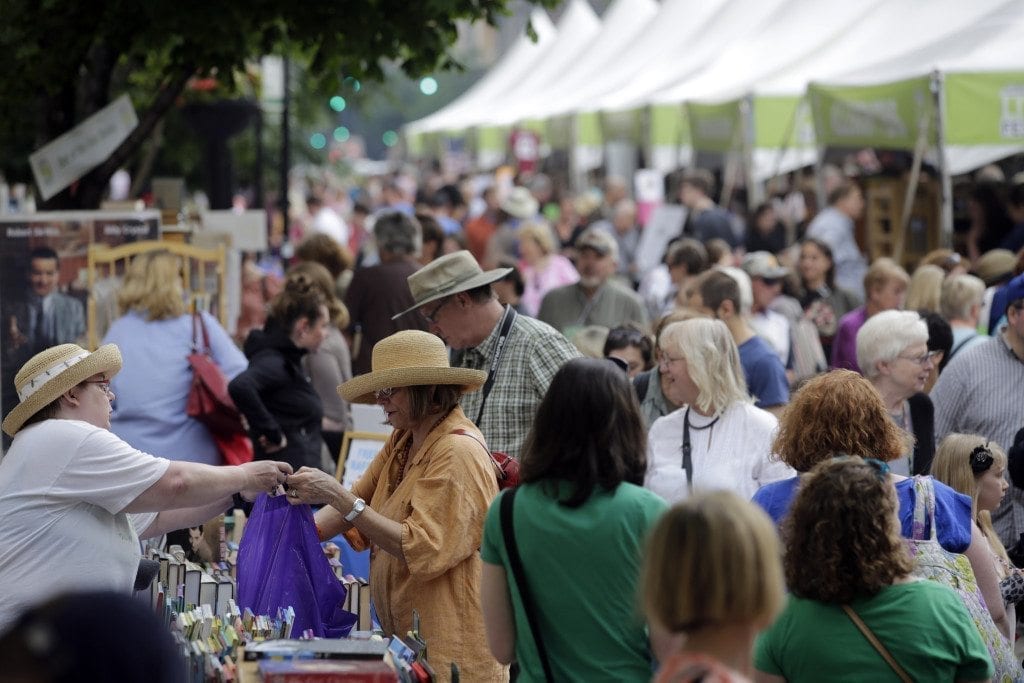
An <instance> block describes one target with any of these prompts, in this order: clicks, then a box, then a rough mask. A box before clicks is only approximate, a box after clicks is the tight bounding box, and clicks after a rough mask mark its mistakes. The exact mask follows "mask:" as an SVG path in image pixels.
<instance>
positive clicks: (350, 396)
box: [338, 330, 487, 403]
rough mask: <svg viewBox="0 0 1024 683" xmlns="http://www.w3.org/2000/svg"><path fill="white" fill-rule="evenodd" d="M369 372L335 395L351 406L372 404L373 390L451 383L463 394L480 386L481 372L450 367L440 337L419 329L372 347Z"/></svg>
mask: <svg viewBox="0 0 1024 683" xmlns="http://www.w3.org/2000/svg"><path fill="white" fill-rule="evenodd" d="M372 368H373V369H372V370H371V371H370V372H368V373H366V374H365V375H359V376H358V377H353V378H352V379H350V380H349V381H347V382H345V383H344V384H342V385H341V386H339V387H338V393H339V394H341V396H342V398H344V399H345V400H346V401H351V402H353V403H375V402H376V398H375V397H374V395H373V394H374V392H375V391H380V390H381V389H388V388H390V389H393V388H395V387H415V386H432V385H435V384H454V385H457V386H460V387H462V391H463V393H465V392H467V391H475V390H477V389H479V388H480V387H481V386H483V383H484V381H485V380H486V379H487V373H486V372H484V371H483V370H470V369H468V368H453V367H451V366H450V365H449V364H448V351H447V350H446V349H445V347H444V342H443V341H441V338H440V337H438V336H436V335H433V334H430V333H429V332H423V331H421V330H404V331H402V332H396V333H395V334H393V335H391V336H390V337H385V338H384V339H381V340H380V341H379V342H377V343H376V344H374V345H373V360H372Z"/></svg>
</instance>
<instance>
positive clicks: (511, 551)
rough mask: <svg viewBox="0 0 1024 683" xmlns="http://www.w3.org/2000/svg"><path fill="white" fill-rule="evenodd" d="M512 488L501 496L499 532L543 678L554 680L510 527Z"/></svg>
mask: <svg viewBox="0 0 1024 683" xmlns="http://www.w3.org/2000/svg"><path fill="white" fill-rule="evenodd" d="M518 490H519V489H512V490H510V491H505V493H503V494H502V496H501V510H500V512H501V534H502V536H504V538H505V552H506V553H508V563H509V565H510V566H511V568H512V578H513V579H514V580H515V583H516V586H517V587H518V588H519V596H520V597H521V598H522V600H523V611H524V612H526V622H527V623H528V624H529V626H530V635H531V636H533V644H534V645H535V646H536V647H537V654H538V655H539V656H540V663H541V666H543V667H544V680H546V681H554V680H555V678H554V676H552V675H551V663H550V662H548V651H547V648H545V647H544V641H543V639H541V638H538V637H537V636H538V634H539V633H540V628H539V625H538V624H537V614H536V612H535V611H534V605H533V595H532V594H531V593H530V587H529V585H528V584H527V583H526V574H525V573H524V572H523V561H522V560H521V559H520V557H519V549H518V548H517V547H516V532H515V529H513V528H512V504H513V502H514V500H515V495H516V491H518Z"/></svg>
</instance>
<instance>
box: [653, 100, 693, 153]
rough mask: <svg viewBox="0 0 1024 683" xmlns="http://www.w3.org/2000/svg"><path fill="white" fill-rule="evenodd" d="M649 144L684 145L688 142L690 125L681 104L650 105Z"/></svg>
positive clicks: (687, 144)
mask: <svg viewBox="0 0 1024 683" xmlns="http://www.w3.org/2000/svg"><path fill="white" fill-rule="evenodd" d="M650 142H651V144H652V145H654V146H655V147H684V146H689V144H690V125H689V122H688V121H687V118H686V108H685V107H684V106H683V105H682V104H653V105H651V141H650Z"/></svg>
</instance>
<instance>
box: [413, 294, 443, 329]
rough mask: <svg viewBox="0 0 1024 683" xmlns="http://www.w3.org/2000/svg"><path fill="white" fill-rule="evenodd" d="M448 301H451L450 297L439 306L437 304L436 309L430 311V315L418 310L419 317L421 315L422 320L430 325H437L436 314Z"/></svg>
mask: <svg viewBox="0 0 1024 683" xmlns="http://www.w3.org/2000/svg"><path fill="white" fill-rule="evenodd" d="M449 301H451V297H449V298H447V299H445V300H444V301H442V302H441V303H440V304H438V305H437V307H436V308H435V309H434V310H432V311H431V312H430V313H426V312H424V311H423V309H420V315H422V316H423V319H424V320H426V321H427V322H428V323H430V324H431V325H436V324H437V314H438V313H439V312H440V310H441V309H442V308H444V307H445V305H446V304H447V303H448V302H449Z"/></svg>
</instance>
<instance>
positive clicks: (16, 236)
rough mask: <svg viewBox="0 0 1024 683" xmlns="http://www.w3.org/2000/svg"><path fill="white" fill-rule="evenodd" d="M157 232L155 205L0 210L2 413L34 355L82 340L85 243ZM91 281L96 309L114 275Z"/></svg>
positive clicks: (108, 295) (109, 296) (108, 297)
mask: <svg viewBox="0 0 1024 683" xmlns="http://www.w3.org/2000/svg"><path fill="white" fill-rule="evenodd" d="M159 238H160V215H159V213H158V212H156V211H148V212H138V213H113V212H98V211H97V212H59V213H40V214H25V215H16V216H3V217H0V347H2V351H0V384H2V387H0V414H2V415H3V416H4V417H6V415H7V413H8V412H10V410H11V409H12V408H13V407H14V406H15V405H16V404H17V402H18V395H17V391H16V389H15V385H14V378H15V375H16V374H17V372H18V370H19V369H21V367H22V365H24V364H25V362H26V361H28V360H29V359H30V358H31V357H32V356H34V355H35V354H37V353H39V352H40V351H42V350H44V349H46V348H49V347H51V346H55V345H57V344H67V343H74V344H79V345H81V346H83V347H85V346H87V342H86V338H87V315H86V311H87V305H88V300H89V296H90V291H89V286H88V274H87V265H88V249H89V245H90V244H92V243H104V244H108V245H110V246H116V245H118V244H123V243H125V242H134V241H137V240H144V239H159ZM95 289H97V290H99V289H103V290H104V291H102V292H100V291H97V292H93V295H94V296H93V298H94V300H96V303H97V309H98V310H107V309H109V304H110V303H111V302H112V300H113V297H114V296H115V295H116V286H114V283H99V282H98V283H97V284H96V287H95ZM107 290H109V291H107ZM100 304H106V306H105V307H101V306H100ZM106 323H107V324H109V320H106ZM7 442H8V440H7V438H6V435H5V444H6V443H7Z"/></svg>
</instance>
